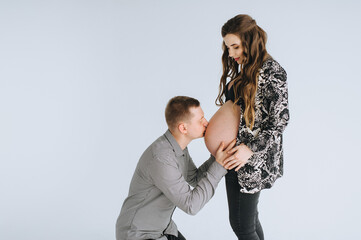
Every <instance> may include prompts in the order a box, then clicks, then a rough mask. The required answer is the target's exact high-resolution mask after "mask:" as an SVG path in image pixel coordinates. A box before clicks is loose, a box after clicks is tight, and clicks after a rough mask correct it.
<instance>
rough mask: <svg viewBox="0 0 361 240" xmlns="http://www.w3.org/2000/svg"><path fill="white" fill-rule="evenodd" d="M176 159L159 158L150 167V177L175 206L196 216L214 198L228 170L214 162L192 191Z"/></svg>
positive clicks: (169, 155) (169, 157) (168, 156)
mask: <svg viewBox="0 0 361 240" xmlns="http://www.w3.org/2000/svg"><path fill="white" fill-rule="evenodd" d="M174 158H175V157H174V156H172V155H171V154H168V155H162V156H157V157H156V158H155V159H154V161H153V162H152V164H150V166H149V172H150V177H151V179H152V181H153V183H154V184H155V185H156V186H157V187H158V188H159V189H160V190H161V191H162V192H163V193H164V195H165V196H166V197H167V198H168V199H169V200H170V201H172V202H173V203H174V205H176V206H177V207H178V208H180V209H182V210H183V211H184V212H186V213H187V214H190V215H195V214H196V213H198V211H199V210H200V209H202V207H203V206H204V205H205V204H206V203H207V202H208V201H209V199H211V198H212V196H213V195H214V193H215V189H216V187H217V185H218V183H219V181H220V180H221V179H222V177H223V176H224V175H225V174H226V173H227V170H226V169H224V168H223V167H222V166H221V165H220V164H219V163H217V162H215V161H214V162H213V163H212V164H211V165H210V166H209V168H208V170H207V171H206V172H205V173H204V177H203V178H201V179H200V180H199V181H198V184H197V185H196V186H195V188H193V189H191V187H190V185H189V184H188V183H187V182H186V180H185V179H184V177H183V175H182V172H181V170H180V169H179V168H178V166H177V164H176V163H175V159H174Z"/></svg>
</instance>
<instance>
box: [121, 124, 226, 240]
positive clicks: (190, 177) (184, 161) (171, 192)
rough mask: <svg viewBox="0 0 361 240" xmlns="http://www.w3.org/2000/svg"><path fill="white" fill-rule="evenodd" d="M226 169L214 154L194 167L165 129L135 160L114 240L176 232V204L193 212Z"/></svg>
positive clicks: (130, 239)
mask: <svg viewBox="0 0 361 240" xmlns="http://www.w3.org/2000/svg"><path fill="white" fill-rule="evenodd" d="M226 173H227V170H225V169H224V168H223V167H222V165H220V164H219V163H218V162H216V161H215V158H214V157H213V156H211V158H209V159H208V160H207V161H206V162H204V163H203V164H202V166H200V167H199V168H197V167H196V166H195V164H194V163H193V161H192V159H191V157H190V156H189V153H188V149H187V148H185V149H184V150H182V149H181V147H180V146H179V144H178V143H177V141H176V140H175V138H174V137H173V135H172V134H171V132H170V131H169V130H168V131H167V132H166V133H165V134H164V135H163V136H161V137H159V138H158V139H157V140H156V141H155V142H153V143H152V144H151V145H150V146H149V147H148V148H147V149H146V150H145V152H144V153H143V154H142V156H141V158H140V160H139V162H138V165H137V167H136V170H135V172H134V175H133V178H132V181H131V184H130V189H129V195H128V197H127V198H126V199H125V201H124V204H123V206H122V210H121V212H120V215H119V217H118V220H117V224H116V235H117V240H135V239H137V240H138V239H166V238H164V234H169V235H174V236H177V235H178V229H177V226H176V225H175V223H174V222H173V220H172V214H173V212H174V209H175V207H178V208H180V209H181V210H183V211H184V212H186V213H188V214H190V215H195V214H196V213H197V212H198V211H199V210H200V209H201V208H202V207H203V206H204V205H205V204H206V203H207V202H208V200H209V199H211V197H212V196H213V195H214V192H215V189H216V187H217V185H218V183H219V181H220V180H221V178H222V177H223V176H224V175H225V174H226ZM190 186H193V187H194V189H191V187H190Z"/></svg>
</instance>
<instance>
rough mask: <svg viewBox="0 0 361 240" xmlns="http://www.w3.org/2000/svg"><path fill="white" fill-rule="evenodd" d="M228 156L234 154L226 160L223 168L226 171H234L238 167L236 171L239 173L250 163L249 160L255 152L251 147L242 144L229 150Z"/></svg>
mask: <svg viewBox="0 0 361 240" xmlns="http://www.w3.org/2000/svg"><path fill="white" fill-rule="evenodd" d="M228 154H232V156H229V157H228V158H226V159H225V160H224V162H223V167H224V168H225V169H232V168H235V167H237V168H236V169H235V171H238V170H239V169H240V168H241V167H243V166H244V165H245V164H246V163H247V162H248V159H250V157H252V155H253V152H252V150H251V149H250V148H249V147H247V146H246V145H245V144H243V143H241V144H240V145H238V146H236V147H234V148H232V149H231V150H229V151H228Z"/></svg>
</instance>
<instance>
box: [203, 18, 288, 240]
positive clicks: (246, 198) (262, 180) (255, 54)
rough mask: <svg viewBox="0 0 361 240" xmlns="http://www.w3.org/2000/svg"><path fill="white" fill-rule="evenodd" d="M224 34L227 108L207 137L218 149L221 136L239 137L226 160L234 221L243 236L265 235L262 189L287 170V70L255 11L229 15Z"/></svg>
mask: <svg viewBox="0 0 361 240" xmlns="http://www.w3.org/2000/svg"><path fill="white" fill-rule="evenodd" d="M222 37H223V56H222V64H223V75H222V77H221V80H220V85H219V95H218V97H217V99H216V104H217V105H219V106H222V107H221V108H220V109H219V110H218V111H217V112H216V114H215V115H214V116H213V117H212V119H211V120H210V122H209V125H208V128H207V132H206V135H205V142H206V145H207V147H208V149H209V151H210V152H211V153H214V152H215V149H216V148H217V146H219V142H220V141H224V142H225V145H227V144H228V143H229V142H231V140H232V139H233V138H236V137H237V147H235V148H234V149H233V150H232V151H231V152H230V154H232V155H230V157H228V158H227V159H226V160H225V161H224V166H225V167H226V168H227V169H228V173H227V175H226V189H227V198H228V207H229V220H230V224H231V227H232V229H233V231H234V232H235V234H236V235H237V237H238V239H247V240H249V239H252V240H253V239H254V240H259V239H264V236H263V231H262V227H261V224H260V222H259V219H258V209H257V205H258V200H259V197H260V191H261V190H262V189H266V188H271V187H272V185H273V183H274V182H275V180H276V179H277V178H279V177H281V176H282V175H283V148H282V133H283V131H284V129H285V127H286V125H287V123H288V120H289V111H288V100H287V98H288V96H287V94H288V93H287V83H286V79H287V74H286V72H285V70H284V69H283V68H282V67H281V66H280V64H279V63H278V62H276V61H275V60H274V59H273V58H272V57H271V56H270V55H269V54H268V53H267V50H266V40H267V35H266V33H265V32H264V31H263V29H262V28H260V27H259V26H258V25H257V24H256V21H255V20H254V19H252V18H251V17H250V16H248V15H237V16H235V17H234V18H232V19H230V20H228V21H227V22H226V23H225V24H224V25H223V27H222ZM227 82H228V83H227ZM224 98H225V101H224V100H223V99H224Z"/></svg>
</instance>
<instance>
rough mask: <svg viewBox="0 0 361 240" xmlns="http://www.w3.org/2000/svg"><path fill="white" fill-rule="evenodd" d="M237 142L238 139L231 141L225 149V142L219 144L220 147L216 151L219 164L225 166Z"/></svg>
mask: <svg viewBox="0 0 361 240" xmlns="http://www.w3.org/2000/svg"><path fill="white" fill-rule="evenodd" d="M235 144H236V139H234V140H233V141H232V142H230V144H228V146H227V148H226V149H224V142H221V144H219V147H218V149H217V152H216V156H214V157H215V158H216V161H217V162H218V163H219V164H221V165H222V166H224V160H225V159H226V158H227V157H229V156H230V155H231V154H229V153H228V152H229V151H231V150H233V149H232V147H233V146H234V145H235Z"/></svg>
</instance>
